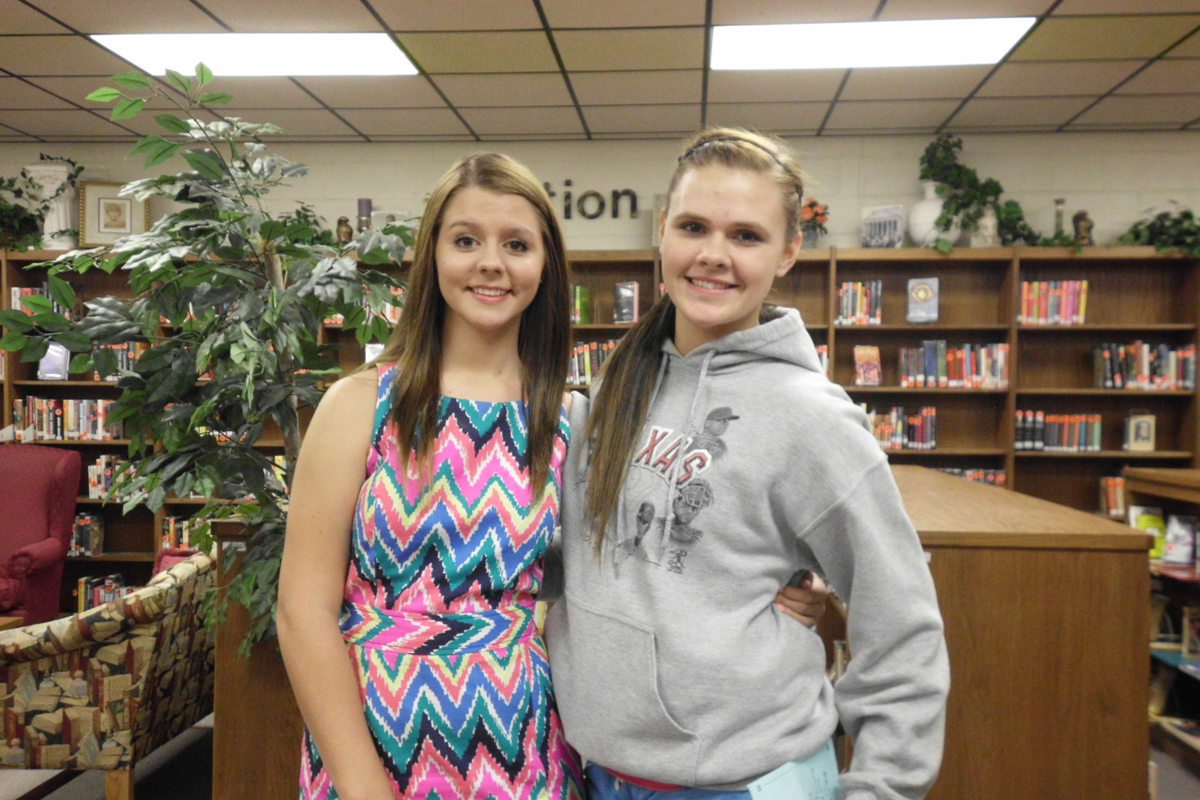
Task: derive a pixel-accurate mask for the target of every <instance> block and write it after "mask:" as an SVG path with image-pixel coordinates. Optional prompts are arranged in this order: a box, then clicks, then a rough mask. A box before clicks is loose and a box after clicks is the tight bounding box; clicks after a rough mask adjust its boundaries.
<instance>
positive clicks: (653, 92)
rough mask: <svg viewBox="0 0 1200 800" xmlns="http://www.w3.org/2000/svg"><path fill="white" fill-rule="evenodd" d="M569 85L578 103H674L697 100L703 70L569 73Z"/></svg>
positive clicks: (601, 104)
mask: <svg viewBox="0 0 1200 800" xmlns="http://www.w3.org/2000/svg"><path fill="white" fill-rule="evenodd" d="M571 86H573V87H574V88H575V96H576V97H577V98H579V103H580V105H585V106H603V105H638V104H642V103H658V102H661V101H662V100H663V98H670V99H671V101H672V102H675V103H686V102H696V103H698V102H700V100H701V97H700V95H701V92H702V91H703V86H704V72H703V71H702V70H698V69H688V70H684V69H669V70H646V71H644V72H572V73H571Z"/></svg>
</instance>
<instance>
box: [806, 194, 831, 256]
mask: <svg viewBox="0 0 1200 800" xmlns="http://www.w3.org/2000/svg"><path fill="white" fill-rule="evenodd" d="M828 221H829V205H828V204H827V203H818V202H817V199H816V198H815V197H810V198H809V199H808V200H806V201H805V202H804V205H802V206H801V207H800V231H801V233H803V234H804V243H803V247H805V248H806V249H811V248H813V247H817V246H818V245H819V243H820V241H821V237H822V236H824V235H825V234H827V233H829V231H828V229H826V227H825V223H827V222H828Z"/></svg>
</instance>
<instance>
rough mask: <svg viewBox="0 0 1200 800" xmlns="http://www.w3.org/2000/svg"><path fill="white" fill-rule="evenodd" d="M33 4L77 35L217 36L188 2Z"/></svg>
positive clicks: (43, 0) (214, 26) (64, 0)
mask: <svg viewBox="0 0 1200 800" xmlns="http://www.w3.org/2000/svg"><path fill="white" fill-rule="evenodd" d="M34 4H35V5H37V6H38V7H39V8H41V9H42V10H43V11H45V12H46V13H48V14H50V15H51V16H53V17H54V18H56V19H58V20H60V21H61V22H63V23H65V24H66V25H69V26H70V27H72V28H74V29H75V30H77V31H79V32H80V33H162V32H163V31H171V32H173V33H220V32H221V31H222V30H223V29H222V28H221V26H220V25H219V24H218V23H217V22H216V21H214V20H213V19H212V17H210V16H208V15H207V14H205V13H204V12H203V11H201V10H200V9H199V8H197V7H196V4H195V3H192V2H190V0H121V2H119V3H113V2H107V3H97V2H91V3H88V2H80V0H35V2H34Z"/></svg>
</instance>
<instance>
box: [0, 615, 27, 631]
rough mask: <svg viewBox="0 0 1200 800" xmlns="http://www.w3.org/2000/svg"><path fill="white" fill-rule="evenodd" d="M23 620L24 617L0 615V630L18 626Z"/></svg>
mask: <svg viewBox="0 0 1200 800" xmlns="http://www.w3.org/2000/svg"><path fill="white" fill-rule="evenodd" d="M24 622H25V618H24V617H0V631H6V630H8V629H9V628H19V627H21V625H22V624H24Z"/></svg>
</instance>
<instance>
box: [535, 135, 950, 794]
mask: <svg viewBox="0 0 1200 800" xmlns="http://www.w3.org/2000/svg"><path fill="white" fill-rule="evenodd" d="M802 192H803V189H802V178H801V173H800V171H799V169H798V167H797V166H796V162H795V160H794V158H793V157H792V156H791V155H790V153H789V152H788V150H787V148H786V146H785V145H784V144H783V143H782V142H780V141H778V140H775V139H771V138H767V137H763V136H759V135H756V134H752V133H749V132H747V131H743V130H740V129H715V130H710V131H707V132H705V133H703V134H701V135H699V136H698V137H696V138H695V139H694V140H693V141H692V142H691V143H690V145H689V146H688V148H687V150H686V152H685V153H684V154H683V155H682V156H681V157H680V160H679V166H678V168H677V170H676V172H675V175H674V177H673V178H672V181H671V185H670V187H669V193H668V204H667V209H666V211H665V212H664V214H663V217H662V220H661V221H660V225H661V230H662V237H661V245H660V247H661V255H662V272H663V275H662V278H663V282H664V284H665V287H666V296H665V297H663V298H662V299H661V300H659V302H658V303H657V304H656V305H655V306H654V308H653V309H652V310H651V311H650V312H649V313H648V314H647V315H646V316H645V317H643V318H642V319H641V320H640V321H639V322H638V323H637V324H636V325H635V326H634V327H633V329H632V330H631V331H630V332H629V333H628V334H626V336H625V338H624V339H623V340H622V343H621V345H620V346H619V347H618V348H617V350H616V351H615V352H614V353H613V355H612V356H610V358H609V361H608V363H607V365H606V368H605V372H604V375H603V380H602V382H601V383H600V385H599V386H598V387H597V388H595V389H593V393H592V399H591V403H590V404H589V402H588V398H584V397H582V396H576V397H575V402H574V403H573V406H572V410H571V416H572V424H573V429H574V431H575V435H574V436H573V441H572V446H571V452H570V455H569V461H568V465H567V468H566V470H567V472H566V477H565V479H564V480H565V484H566V493H567V498H566V500H565V501H564V511H563V513H564V516H563V526H564V527H563V531H564V533H563V540H562V555H563V559H564V569H565V573H564V574H565V586H566V591H565V594H564V596H563V598H562V600H561V601H560V602H557V603H556V604H555V605H554V606H553V608H552V609H551V611H550V614H549V617H548V620H547V638H548V645H549V651H550V658H551V664H552V673H553V678H554V686H555V691H556V694H557V697H558V704H559V709H560V712H561V715H562V719H563V725H564V730H565V733H566V736H567V739H568V741H569V742H570V743H571V744H572V745H573V746H574V747H575V748H576V749H577V750H578V751H579V753H580V755H581V757H582V758H583V759H584V760H585V762H586V763H587V764H588V768H587V772H588V777H589V781H590V785H589V791H590V793H591V797H592V798H609V797H621V798H625V797H629V798H636V797H642V796H645V793H646V792H647V791H668V792H673V794H666V795H663V797H672V798H680V800H686V799H688V798H691V797H703V798H706V800H716V798H719V797H730V798H770V797H776V796H779V797H790V798H794V800H803V798H812V800H816V799H817V798H821V800H824V798H827V797H828V798H833V797H842V798H844V800H868V799H870V800H895V799H896V798H920V797H923V796H924V795H925V793H926V791H927V790H928V789H929V787H930V786H931V785H932V783H933V781H934V779H935V778H936V776H937V771H938V767H939V765H940V762H941V753H942V735H943V724H944V713H945V701H946V694H947V690H948V686H949V668H948V662H947V656H946V647H945V641H944V637H943V632H942V620H941V616H940V614H939V611H938V606H937V599H936V596H935V593H934V587H933V582H932V579H931V576H930V573H929V570H928V567H927V566H926V564H925V561H924V558H923V555H922V550H921V545H920V543H919V541H918V538H917V535H916V532H915V531H914V529H913V527H912V524H911V522H910V521H909V519H908V517H907V515H906V514H905V512H904V509H903V507H902V505H901V500H900V496H899V493H898V491H897V489H896V485H895V483H894V482H893V480H892V476H891V472H890V470H889V468H888V463H887V459H886V457H885V456H884V454H883V453H882V452H881V450H880V448H879V446H878V445H877V444H876V442H875V440H874V438H873V437H872V435H871V434H870V432H869V431H868V430H867V429H866V424H865V422H866V420H865V415H864V414H863V412H862V411H861V410H860V409H859V408H857V407H856V406H855V405H854V404H853V403H852V402H851V401H850V399H849V398H848V397H847V395H846V394H845V392H844V391H843V390H842V389H841V388H840V387H838V386H837V385H835V384H833V383H832V382H830V381H829V380H828V378H827V377H826V375H825V372H824V370H823V369H822V368H821V365H820V362H819V360H818V358H817V353H816V350H815V348H814V346H813V343H812V340H811V339H810V338H809V335H808V333H807V332H806V330H805V328H804V324H803V322H802V321H801V319H800V315H799V313H798V312H797V311H795V310H793V309H781V308H774V307H771V306H764V301H765V299H766V296H767V293H768V292H769V290H770V288H771V285H772V282H773V281H774V280H775V278H777V277H779V276H782V275H784V274H785V273H787V272H788V270H789V269H790V268H791V266H792V263H793V262H794V260H795V257H796V254H797V251H798V250H799V248H800V244H801V234H800V232H799V217H800V207H801V202H802ZM589 405H590V407H589ZM589 414H590V416H589ZM804 569H815V570H816V571H818V572H820V573H821V574H823V575H825V576H826V577H827V578H828V580H829V582H830V583H831V585H832V586H833V587H834V588H835V589H836V590H837V591H838V592H839V593H840V595H841V596H842V598H843V599H844V600H845V601H846V602H847V604H848V606H849V609H850V613H849V621H848V624H849V637H850V641H851V645H852V649H853V658H852V660H851V661H850V665H849V668H848V671H847V672H846V674H845V675H844V676H843V677H842V678H841V680H840V681H839V682H838V684H837V688H836V690H835V689H834V687H833V686H831V684H830V683H829V681H828V680H827V679H826V677H825V661H824V659H825V655H824V653H825V651H824V648H823V645H822V642H821V640H820V638H819V636H818V635H817V634H816V633H815V632H813V631H812V630H810V629H808V628H807V627H804V626H801V625H796V624H794V623H792V622H791V621H790V620H787V619H786V617H785V616H784V615H783V613H782V612H781V610H780V609H779V608H778V607H777V606H776V605H775V604H774V603H773V602H772V600H773V599H774V597H775V594H776V592H777V591H778V590H779V589H780V587H781V586H783V585H784V584H786V583H787V582H788V581H789V579H790V578H791V576H793V575H794V574H796V573H797V571H799V570H804ZM839 721H840V722H841V723H842V724H843V725H844V727H845V729H846V731H847V732H848V733H849V734H850V735H851V736H852V737H853V739H854V756H853V760H852V762H851V763H850V765H849V767H848V769H847V771H846V772H844V773H843V774H842V775H840V777H839V776H838V775H837V774H836V767H835V766H833V757H832V749H831V747H830V740H831V737H832V735H833V733H834V730H835V729H836V727H837V725H838V722H839ZM714 792H716V794H714ZM772 792H774V794H773V793H772ZM839 792H840V794H839Z"/></svg>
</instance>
